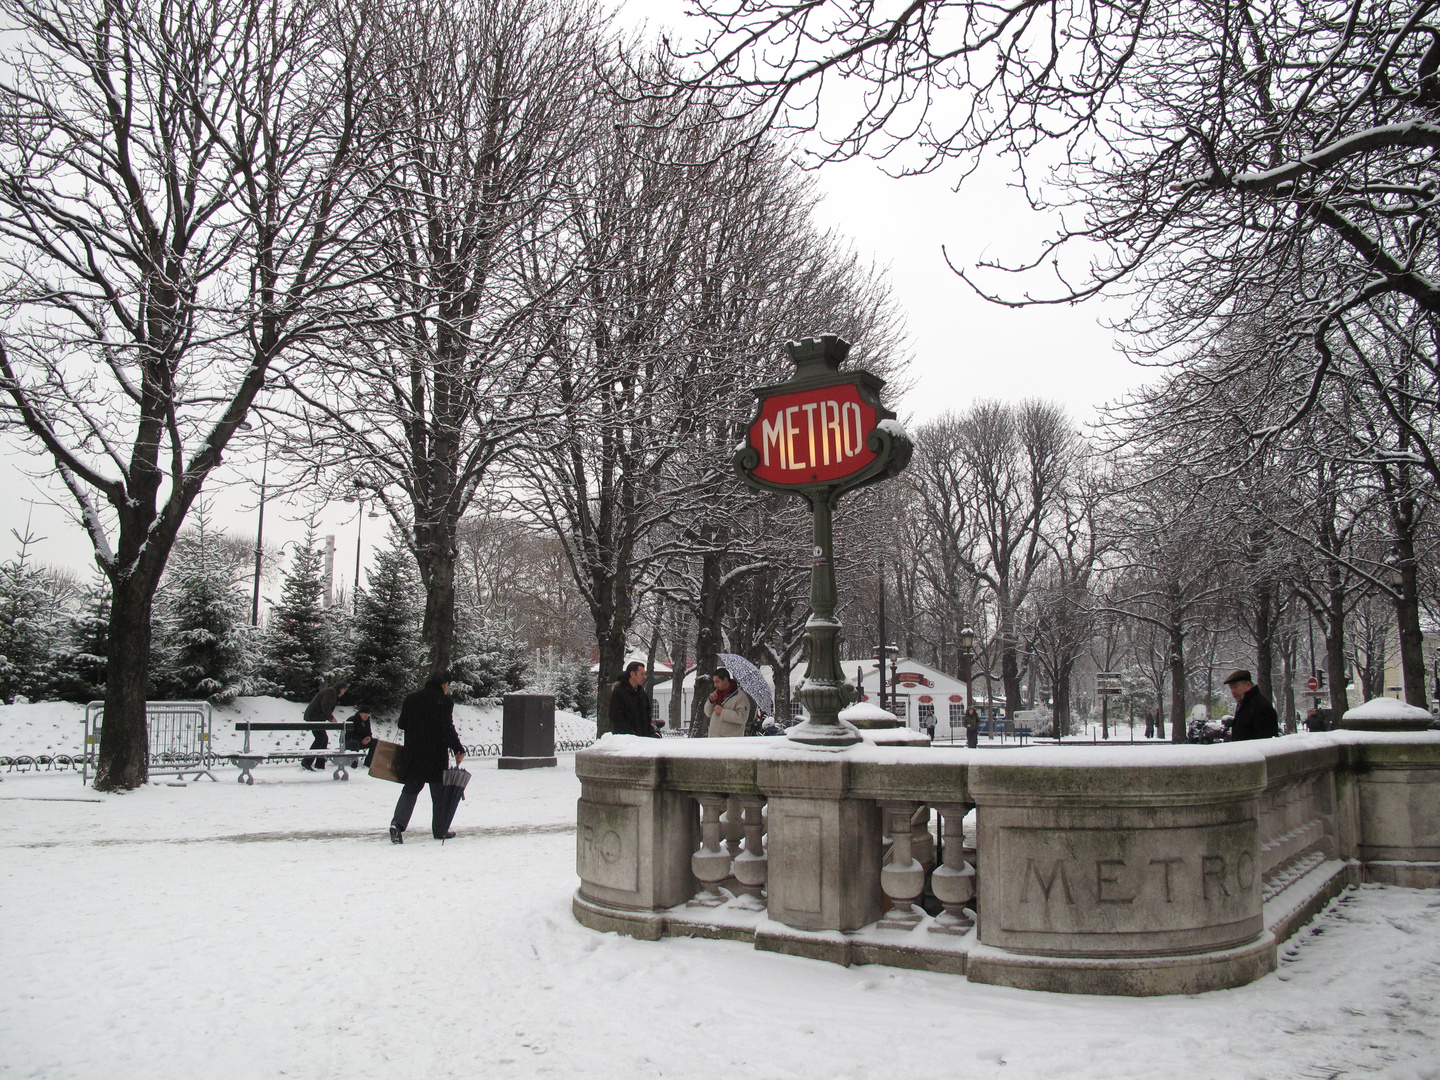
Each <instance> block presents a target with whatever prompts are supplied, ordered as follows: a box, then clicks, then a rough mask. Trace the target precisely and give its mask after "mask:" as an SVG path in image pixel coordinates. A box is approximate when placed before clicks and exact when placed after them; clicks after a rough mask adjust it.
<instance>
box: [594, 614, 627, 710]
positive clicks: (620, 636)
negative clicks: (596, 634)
mask: <svg viewBox="0 0 1440 1080" xmlns="http://www.w3.org/2000/svg"><path fill="white" fill-rule="evenodd" d="M598 644H599V646H600V649H599V652H600V670H599V671H597V672H596V673H595V736H596V738H599V737H600V736H601V735H608V734H609V733H610V731H611V730H612V729H611V727H610V688H611V687H612V686H614V685H615V684H616V683H617V682H619V681H620V676H621V674H622V673H623V672H624V670H625V634H624V631H621V632H619V633H617V632H616V630H615V627H614V626H613V625H612V626H611V628H610V631H609V632H608V633H606V634H604V635H602V636H601V637H600V639H599V642H598Z"/></svg>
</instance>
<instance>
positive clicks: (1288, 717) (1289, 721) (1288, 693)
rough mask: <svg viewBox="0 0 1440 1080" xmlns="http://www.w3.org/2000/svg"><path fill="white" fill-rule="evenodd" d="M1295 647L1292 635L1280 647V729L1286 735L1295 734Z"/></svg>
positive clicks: (1284, 639) (1283, 640)
mask: <svg viewBox="0 0 1440 1080" xmlns="http://www.w3.org/2000/svg"><path fill="white" fill-rule="evenodd" d="M1295 647H1296V640H1295V635H1294V634H1293V633H1291V634H1289V635H1288V636H1286V637H1285V638H1283V639H1282V645H1281V652H1280V657H1281V670H1282V672H1283V674H1282V676H1281V677H1282V678H1283V679H1284V680H1285V685H1284V686H1283V687H1282V690H1283V694H1282V695H1281V696H1282V698H1283V701H1282V702H1281V707H1282V708H1283V709H1284V710H1285V716H1284V725H1283V727H1282V728H1281V730H1282V731H1284V732H1285V734H1287V735H1293V734H1294V733H1295Z"/></svg>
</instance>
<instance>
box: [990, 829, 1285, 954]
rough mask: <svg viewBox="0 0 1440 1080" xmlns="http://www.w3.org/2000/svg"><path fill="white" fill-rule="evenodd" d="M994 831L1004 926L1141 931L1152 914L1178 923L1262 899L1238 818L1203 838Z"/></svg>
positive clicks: (1219, 916) (1225, 913)
mask: <svg viewBox="0 0 1440 1080" xmlns="http://www.w3.org/2000/svg"><path fill="white" fill-rule="evenodd" d="M999 833H1000V835H999V840H1000V844H999V845H998V846H999V851H998V852H997V857H996V859H995V863H994V865H995V867H996V869H997V870H998V873H999V875H1000V882H1001V893H1002V897H1001V900H1002V902H1001V904H1000V910H999V915H1000V920H1001V924H1002V927H1003V929H1005V930H1006V931H1013V932H1016V933H1027V932H1045V933H1067V934H1068V933H1102V934H1114V933H1128V932H1135V931H1139V932H1144V930H1143V929H1142V928H1147V927H1150V928H1153V927H1154V926H1155V923H1156V920H1157V919H1158V920H1159V921H1160V924H1161V926H1162V927H1163V928H1164V929H1165V930H1167V931H1174V930H1181V929H1184V928H1187V927H1201V926H1213V925H1215V924H1216V923H1217V922H1219V923H1225V922H1228V921H1231V920H1235V919H1240V918H1244V917H1246V916H1247V915H1250V914H1252V913H1253V911H1254V909H1255V908H1256V907H1257V905H1258V903H1259V897H1258V894H1257V893H1256V889H1257V885H1258V880H1257V878H1258V875H1257V874H1256V866H1255V856H1254V854H1253V853H1252V852H1251V851H1250V850H1249V849H1248V848H1247V847H1246V846H1245V840H1246V836H1247V830H1246V827H1245V826H1244V825H1242V824H1236V825H1233V826H1218V827H1212V828H1210V829H1207V830H1205V831H1204V835H1203V838H1202V837H1201V836H1199V835H1191V830H1188V829H1156V830H1145V831H1142V832H1139V833H1136V834H1130V835H1125V834H1116V833H1111V832H1108V831H1103V830H1093V831H1091V830H1072V831H1070V832H1069V834H1068V835H1067V836H1065V837H1064V838H1061V837H1057V836H1056V834H1055V833H1053V832H1051V831H1049V830H1041V829H1017V828H1003V829H1001V830H999ZM1248 835H1249V836H1252V837H1253V835H1254V833H1253V831H1250V832H1249V833H1248ZM1077 839H1079V840H1081V841H1083V842H1080V843H1076V842H1075V841H1076V840H1077ZM1197 841H1198V842H1197ZM1197 848H1198V849H1199V851H1200V853H1198V854H1184V855H1182V854H1180V853H1181V852H1185V851H1186V850H1187V849H1188V850H1189V851H1191V852H1194V851H1195V850H1196V849H1197ZM984 872H985V871H984V869H983V868H982V870H981V873H982V874H983V873H984Z"/></svg>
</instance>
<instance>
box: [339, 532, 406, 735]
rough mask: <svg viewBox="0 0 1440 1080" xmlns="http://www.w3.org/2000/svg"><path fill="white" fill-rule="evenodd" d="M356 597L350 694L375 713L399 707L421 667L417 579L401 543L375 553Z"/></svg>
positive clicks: (393, 542)
mask: <svg viewBox="0 0 1440 1080" xmlns="http://www.w3.org/2000/svg"><path fill="white" fill-rule="evenodd" d="M366 584H367V588H366V589H364V590H363V591H362V592H361V593H360V610H359V612H358V614H357V615H356V619H355V653H354V657H353V660H352V668H353V675H352V676H351V681H350V696H351V697H353V698H354V699H355V700H356V701H360V702H364V703H366V704H368V705H369V706H370V707H371V708H372V709H374V710H376V711H377V712H382V713H383V712H388V711H390V710H393V709H395V708H398V707H399V705H400V702H401V700H402V699H403V698H404V696H405V694H406V693H408V692H409V691H410V690H412V689H414V686H415V681H416V671H417V669H418V667H419V663H420V626H419V612H420V596H421V594H420V575H419V573H418V571H417V570H416V567H415V559H414V557H413V556H412V555H411V554H410V552H409V551H407V550H406V549H405V547H404V545H403V544H400V543H396V542H395V540H394V539H393V538H392V541H391V545H390V547H389V548H388V549H386V550H384V551H379V552H377V553H376V555H375V565H374V566H373V567H371V568H370V570H369V572H368V573H367V574H366Z"/></svg>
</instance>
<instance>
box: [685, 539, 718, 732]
mask: <svg viewBox="0 0 1440 1080" xmlns="http://www.w3.org/2000/svg"><path fill="white" fill-rule="evenodd" d="M720 607H721V602H720V556H719V554H718V553H712V552H708V551H707V552H706V553H705V554H704V555H703V556H702V557H701V559H700V617H699V619H698V620H697V627H696V632H695V673H696V674H695V697H694V698H693V699H692V700H691V702H690V731H691V733H692V734H694V735H695V736H696V737H697V738H698V737H704V736H705V735H708V734H709V733H710V718H709V717H708V716H706V715H705V699H706V698H708V697H709V696H710V691H711V690H712V689H714V684H713V683H712V682H711V680H710V675H711V673H712V672H713V671H714V670H715V668H716V667H717V666H718V665H719V663H720V655H719V654H720Z"/></svg>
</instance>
